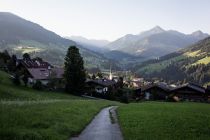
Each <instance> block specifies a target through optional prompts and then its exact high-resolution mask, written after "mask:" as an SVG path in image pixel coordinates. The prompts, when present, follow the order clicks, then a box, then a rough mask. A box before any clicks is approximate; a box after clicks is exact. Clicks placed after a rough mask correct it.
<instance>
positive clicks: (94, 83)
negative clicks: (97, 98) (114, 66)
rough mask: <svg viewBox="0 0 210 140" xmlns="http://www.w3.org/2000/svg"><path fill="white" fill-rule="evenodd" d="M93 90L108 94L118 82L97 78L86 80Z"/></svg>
mask: <svg viewBox="0 0 210 140" xmlns="http://www.w3.org/2000/svg"><path fill="white" fill-rule="evenodd" d="M86 83H87V85H88V87H89V88H90V91H91V92H96V93H98V94H101V95H106V94H107V93H109V92H110V91H111V90H112V89H114V88H115V87H116V84H117V83H116V82H115V81H113V80H109V79H95V80H87V81H86Z"/></svg>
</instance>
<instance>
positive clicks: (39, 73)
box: [28, 68, 64, 80]
mask: <svg viewBox="0 0 210 140" xmlns="http://www.w3.org/2000/svg"><path fill="white" fill-rule="evenodd" d="M28 71H29V73H30V74H31V76H32V77H33V78H34V79H36V80H47V79H49V74H50V73H53V72H55V73H56V75H55V78H58V79H61V78H63V74H64V70H63V69H62V68H52V69H51V70H48V69H47V68H28Z"/></svg>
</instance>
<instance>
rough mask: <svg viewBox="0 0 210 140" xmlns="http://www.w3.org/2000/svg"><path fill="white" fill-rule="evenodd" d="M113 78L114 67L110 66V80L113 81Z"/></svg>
mask: <svg viewBox="0 0 210 140" xmlns="http://www.w3.org/2000/svg"><path fill="white" fill-rule="evenodd" d="M112 78H113V76H112V67H111V66H110V71H109V80H112Z"/></svg>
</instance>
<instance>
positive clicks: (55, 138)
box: [0, 71, 118, 140]
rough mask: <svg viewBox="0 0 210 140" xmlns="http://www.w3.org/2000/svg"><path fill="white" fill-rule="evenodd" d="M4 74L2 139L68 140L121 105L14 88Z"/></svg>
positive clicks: (0, 119)
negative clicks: (106, 110) (101, 114)
mask: <svg viewBox="0 0 210 140" xmlns="http://www.w3.org/2000/svg"><path fill="white" fill-rule="evenodd" d="M8 78H9V75H8V74H6V73H5V72H1V71H0V79H1V81H0V114H1V115H0V139H1V140H11V139H14V140H66V139H68V138H70V137H71V136H74V135H77V134H79V133H80V132H81V131H82V130H83V128H84V127H85V126H86V125H87V124H88V123H89V122H90V121H91V119H92V118H93V117H94V116H95V115H96V114H97V113H98V112H99V111H100V110H101V109H102V108H104V107H106V106H110V105H117V104H118V103H116V102H112V101H105V100H87V99H84V98H82V97H76V96H73V95H69V94H66V93H56V92H45V91H36V90H33V89H30V88H27V87H18V86H14V85H13V84H12V83H11V81H10V80H9V79H8Z"/></svg>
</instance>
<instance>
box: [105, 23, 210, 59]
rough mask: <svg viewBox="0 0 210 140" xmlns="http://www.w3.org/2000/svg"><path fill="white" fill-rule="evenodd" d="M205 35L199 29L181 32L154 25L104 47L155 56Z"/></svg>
mask: <svg viewBox="0 0 210 140" xmlns="http://www.w3.org/2000/svg"><path fill="white" fill-rule="evenodd" d="M207 36H208V34H205V33H202V32H201V31H196V32H194V33H192V34H183V33H180V32H178V31H173V30H169V31H166V30H164V29H162V28H161V27H159V26H156V27H154V28H152V29H151V30H148V31H145V32H142V33H140V34H138V35H132V34H128V35H126V36H124V37H122V38H119V39H118V40H116V41H114V42H111V43H110V44H108V45H107V46H106V47H107V48H110V49H111V50H117V51H122V52H124V53H128V54H130V55H135V56H142V57H145V58H156V57H160V56H164V55H166V54H169V53H172V52H174V51H177V50H179V49H182V48H184V47H186V46H189V45H191V44H193V43H195V42H197V41H199V40H201V39H204V38H206V37H207Z"/></svg>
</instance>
